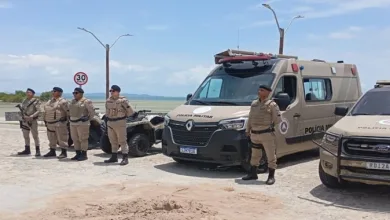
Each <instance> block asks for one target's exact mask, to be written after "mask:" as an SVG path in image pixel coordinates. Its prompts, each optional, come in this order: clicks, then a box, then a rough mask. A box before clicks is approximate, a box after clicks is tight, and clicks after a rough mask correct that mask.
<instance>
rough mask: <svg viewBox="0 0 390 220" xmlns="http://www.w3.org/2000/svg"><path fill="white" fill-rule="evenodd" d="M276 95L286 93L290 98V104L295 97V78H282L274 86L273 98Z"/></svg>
mask: <svg viewBox="0 0 390 220" xmlns="http://www.w3.org/2000/svg"><path fill="white" fill-rule="evenodd" d="M278 93H287V94H288V95H289V96H290V100H291V103H292V102H294V100H295V98H296V96H297V78H296V77H295V76H283V77H282V78H280V79H279V82H278V84H277V85H276V88H275V92H274V95H273V96H276V95H277V94H278Z"/></svg>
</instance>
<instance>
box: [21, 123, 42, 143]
mask: <svg viewBox="0 0 390 220" xmlns="http://www.w3.org/2000/svg"><path fill="white" fill-rule="evenodd" d="M22 125H23V126H27V128H28V127H29V125H28V124H27V123H26V122H23V123H22ZM29 128H30V130H27V129H24V128H22V133H23V138H24V144H25V145H26V146H30V131H31V134H32V136H33V139H34V143H35V146H39V135H38V122H37V120H32V121H31V127H29Z"/></svg>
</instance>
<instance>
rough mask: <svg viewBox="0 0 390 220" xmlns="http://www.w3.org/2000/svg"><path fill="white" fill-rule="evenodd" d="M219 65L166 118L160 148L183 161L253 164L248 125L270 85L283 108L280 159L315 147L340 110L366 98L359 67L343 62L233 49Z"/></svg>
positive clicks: (221, 56)
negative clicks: (260, 96)
mask: <svg viewBox="0 0 390 220" xmlns="http://www.w3.org/2000/svg"><path fill="white" fill-rule="evenodd" d="M215 63H216V64H218V65H217V66H216V67H215V68H214V69H213V70H212V71H211V72H210V73H209V74H208V76H207V77H206V79H205V80H204V81H203V82H202V83H201V85H200V86H199V87H198V89H197V90H196V91H195V93H194V94H193V95H192V94H189V95H188V96H187V102H186V103H185V104H183V105H181V106H178V107H177V108H175V109H174V110H172V111H170V112H169V113H168V114H167V115H166V116H165V128H164V131H163V138H162V150H163V153H164V154H165V155H166V156H169V157H172V158H173V159H174V160H175V161H177V162H181V161H198V162H207V163H217V164H220V165H226V166H231V165H242V166H244V167H247V165H248V161H249V157H250V147H249V146H248V139H247V137H246V136H245V127H246V123H247V118H248V114H249V109H250V105H251V103H252V101H253V100H255V99H257V98H258V97H257V90H258V87H259V85H268V86H270V87H271V88H272V90H273V93H271V95H272V97H273V99H274V100H275V102H276V103H277V104H278V105H279V108H280V110H281V114H282V122H281V123H280V124H279V126H278V127H275V135H277V143H276V144H277V157H278V158H280V157H282V156H285V155H288V154H293V153H297V152H301V151H306V150H310V149H313V148H316V147H317V146H315V145H314V144H313V143H312V139H313V138H317V137H313V135H312V134H313V131H326V130H327V129H328V128H329V127H331V126H332V125H333V124H334V123H335V122H336V121H337V120H339V117H337V116H336V115H335V114H334V109H335V107H337V106H349V107H350V106H352V105H353V104H354V103H355V102H356V100H357V99H358V98H359V97H360V95H361V86H360V80H359V74H358V71H357V69H356V66H355V65H353V64H345V63H343V62H342V61H340V62H336V63H330V62H325V61H322V60H299V59H298V57H296V56H286V55H269V54H263V53H255V52H249V51H239V50H227V51H224V52H221V53H218V54H216V55H215ZM318 138H322V136H320V137H318ZM263 155H265V153H263ZM263 157H264V156H263ZM262 161H266V159H265V158H263V159H262Z"/></svg>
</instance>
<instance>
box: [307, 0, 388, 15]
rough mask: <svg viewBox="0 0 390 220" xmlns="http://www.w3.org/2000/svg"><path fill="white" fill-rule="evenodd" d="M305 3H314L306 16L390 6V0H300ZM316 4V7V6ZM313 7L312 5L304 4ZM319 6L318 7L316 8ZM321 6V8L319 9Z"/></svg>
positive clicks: (345, 12)
mask: <svg viewBox="0 0 390 220" xmlns="http://www.w3.org/2000/svg"><path fill="white" fill-rule="evenodd" d="M300 1H301V2H303V3H305V4H312V5H313V9H312V10H308V11H306V12H305V14H304V15H305V17H306V18H327V17H332V16H337V15H344V14H349V13H353V12H359V11H362V10H365V9H371V8H387V7H390V1H389V0H342V1H340V0H300ZM314 6H316V7H314ZM304 7H311V6H304ZM315 8H317V9H315ZM318 8H321V9H318Z"/></svg>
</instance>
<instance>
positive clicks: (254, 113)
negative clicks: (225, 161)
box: [242, 85, 281, 185]
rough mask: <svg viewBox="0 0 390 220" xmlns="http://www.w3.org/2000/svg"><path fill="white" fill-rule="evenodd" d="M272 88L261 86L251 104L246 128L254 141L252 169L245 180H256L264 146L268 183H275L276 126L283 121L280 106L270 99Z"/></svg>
mask: <svg viewBox="0 0 390 220" xmlns="http://www.w3.org/2000/svg"><path fill="white" fill-rule="evenodd" d="M271 91H272V90H271V88H270V87H268V86H266V85H261V86H260V87H259V91H258V96H259V99H258V100H255V101H253V102H252V104H251V109H250V112H249V118H248V123H247V128H246V134H247V136H250V139H251V141H252V155H251V161H250V164H251V169H250V171H249V172H248V175H247V176H245V177H243V178H242V179H243V180H256V179H258V177H257V167H258V166H259V163H260V159H261V157H262V150H261V146H263V147H264V150H265V153H266V155H267V159H268V168H269V175H268V179H267V181H266V184H268V185H272V184H274V183H275V176H274V175H275V169H276V136H275V133H274V131H275V129H274V127H275V126H276V125H277V124H279V123H280V122H281V119H280V111H279V106H278V105H277V104H276V103H275V102H274V101H273V100H272V99H269V98H268V97H269V94H270V92H271Z"/></svg>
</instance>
